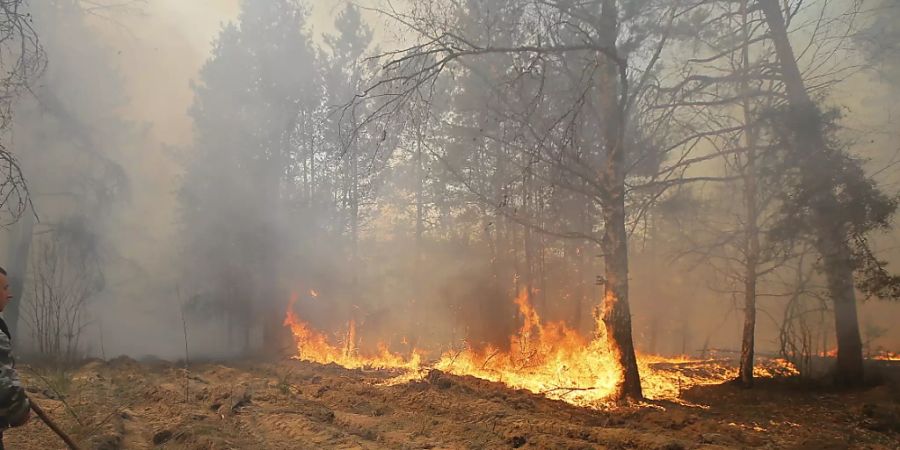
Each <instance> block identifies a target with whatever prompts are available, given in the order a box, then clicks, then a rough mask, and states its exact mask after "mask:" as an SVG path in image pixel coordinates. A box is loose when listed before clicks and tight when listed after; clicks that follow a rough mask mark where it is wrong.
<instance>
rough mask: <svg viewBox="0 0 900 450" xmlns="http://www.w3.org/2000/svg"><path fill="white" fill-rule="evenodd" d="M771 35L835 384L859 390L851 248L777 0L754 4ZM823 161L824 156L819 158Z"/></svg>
mask: <svg viewBox="0 0 900 450" xmlns="http://www.w3.org/2000/svg"><path fill="white" fill-rule="evenodd" d="M758 2H759V6H760V7H761V9H762V11H763V13H764V15H765V18H766V22H767V24H768V26H769V30H770V32H771V38H772V41H773V43H774V45H775V51H776V54H777V55H778V60H779V61H780V63H781V75H782V78H783V81H784V84H785V89H786V91H787V96H788V102H789V107H790V116H791V117H790V121H791V125H792V127H793V133H794V144H795V147H796V148H795V149H794V151H797V152H801V154H802V155H803V156H805V158H803V161H804V164H803V165H802V167H800V169H801V176H802V181H803V182H804V183H806V184H807V186H808V187H810V188H811V190H812V192H814V195H813V196H812V198H811V200H810V209H811V211H812V222H813V226H814V227H815V232H816V241H815V245H816V249H817V250H818V252H819V253H820V254H821V256H822V262H823V268H824V272H825V276H826V278H827V285H828V291H829V294H830V297H831V300H832V302H834V322H835V331H836V335H837V372H836V379H837V381H838V383H840V384H844V385H858V384H860V383H862V381H863V359H862V341H861V339H860V335H859V321H858V319H857V313H856V292H855V291H854V287H853V266H852V264H851V252H850V247H849V245H848V244H847V241H846V224H845V223H842V222H840V221H836V220H835V219H834V215H833V212H834V211H836V210H837V206H838V205H837V199H836V198H835V195H834V192H833V187H834V186H831V185H830V184H829V181H828V180H829V179H830V177H828V176H827V174H826V173H825V172H824V170H823V164H822V159H823V158H822V157H817V156H820V155H816V153H821V152H823V151H824V150H825V148H826V144H825V136H824V135H823V130H822V119H821V114H820V112H819V110H818V108H817V107H816V105H815V103H813V101H812V99H810V97H809V93H808V92H807V91H806V87H805V85H804V83H803V78H802V75H801V73H800V69H799V68H798V66H797V62H796V59H795V57H794V52H793V49H792V48H791V44H790V41H789V40H788V35H787V28H786V25H785V21H784V16H783V15H782V11H781V8H780V7H779V5H778V2H777V1H776V0H758ZM822 156H824V155H822Z"/></svg>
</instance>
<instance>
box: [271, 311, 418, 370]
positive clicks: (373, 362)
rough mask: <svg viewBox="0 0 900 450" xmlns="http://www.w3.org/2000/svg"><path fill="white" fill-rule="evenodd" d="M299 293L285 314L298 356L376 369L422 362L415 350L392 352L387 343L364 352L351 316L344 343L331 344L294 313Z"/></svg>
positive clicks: (415, 366) (413, 366)
mask: <svg viewBox="0 0 900 450" xmlns="http://www.w3.org/2000/svg"><path fill="white" fill-rule="evenodd" d="M296 301H297V296H296V295H294V296H293V297H292V298H291V303H290V305H289V306H288V309H287V314H286V315H285V318H284V326H286V327H290V329H291V333H293V335H294V342H295V343H296V344H297V355H296V356H295V357H294V358H296V359H301V360H304V361H312V362H317V363H320V364H331V363H334V364H338V365H341V366H344V367H346V368H348V369H358V368H363V367H365V368H375V369H390V368H401V369H416V368H418V367H419V366H420V361H421V356H420V355H419V353H418V352H416V351H413V353H412V356H411V357H410V358H404V357H403V356H401V355H398V354H395V353H391V352H390V350H388V348H387V346H386V345H384V344H381V343H379V344H378V352H377V353H376V354H374V355H364V354H361V352H360V351H359V349H358V347H357V337H356V322H354V321H353V320H351V321H350V322H348V324H347V332H346V333H345V334H344V337H343V339H342V341H343V342H342V343H341V345H339V346H337V345H332V344H330V343H329V342H328V338H327V337H326V336H325V335H324V334H322V333H321V332H318V331H316V330H314V329H313V328H312V327H310V326H309V324H308V323H306V322H304V321H303V320H301V319H300V318H299V317H298V316H297V314H296V313H294V303H296Z"/></svg>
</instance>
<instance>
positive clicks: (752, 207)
mask: <svg viewBox="0 0 900 450" xmlns="http://www.w3.org/2000/svg"><path fill="white" fill-rule="evenodd" d="M741 17H742V19H743V24H742V39H743V41H744V45H743V48H742V49H741V65H740V70H742V71H743V72H744V75H743V76H742V80H741V91H742V95H743V98H742V100H741V103H742V105H741V106H742V108H743V113H744V143H745V144H746V146H747V151H746V155H747V163H746V165H745V166H744V168H743V178H744V203H745V205H744V206H745V207H746V211H745V213H746V217H745V218H744V221H745V222H746V225H745V228H744V233H745V244H744V255H745V260H744V332H743V337H742V339H741V365H740V371H739V373H740V375H739V380H740V382H741V384H742V385H743V386H744V387H751V386H753V358H754V345H755V334H756V284H757V275H756V274H757V269H758V265H759V199H758V195H757V167H756V166H757V163H756V129H755V128H754V127H753V124H752V123H753V119H752V115H751V114H752V113H751V108H750V98H749V97H748V93H749V92H750V86H749V84H750V83H749V80H748V79H747V78H748V76H749V75H748V74H747V71H748V70H749V67H750V49H749V46H750V29H749V23H748V16H747V0H743V1H742V2H741Z"/></svg>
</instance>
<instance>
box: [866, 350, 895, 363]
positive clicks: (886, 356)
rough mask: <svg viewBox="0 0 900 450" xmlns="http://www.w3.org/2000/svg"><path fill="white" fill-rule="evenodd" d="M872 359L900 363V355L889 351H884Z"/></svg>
mask: <svg viewBox="0 0 900 450" xmlns="http://www.w3.org/2000/svg"><path fill="white" fill-rule="evenodd" d="M872 359H876V360H878V361H900V353H894V352H889V351H887V350H882V351H880V352H878V353H876V354H875V355H873V356H872Z"/></svg>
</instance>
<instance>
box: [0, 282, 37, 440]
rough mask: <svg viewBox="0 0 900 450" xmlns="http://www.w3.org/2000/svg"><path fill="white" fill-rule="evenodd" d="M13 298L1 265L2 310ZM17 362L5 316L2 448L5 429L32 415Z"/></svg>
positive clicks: (0, 354)
mask: <svg viewBox="0 0 900 450" xmlns="http://www.w3.org/2000/svg"><path fill="white" fill-rule="evenodd" d="M11 299H12V294H11V293H10V292H9V281H8V280H7V279H6V270H4V269H3V268H2V267H0V312H3V310H4V309H6V305H7V304H8V303H9V301H10V300H11ZM15 366H16V364H15V361H14V360H13V356H12V336H10V334H9V327H7V326H6V322H5V321H4V320H3V318H0V450H3V430H4V429H6V428H9V427H18V426H22V425H24V424H25V423H26V422H28V419H29V417H31V404H30V403H29V401H28V397H27V396H26V395H25V389H24V388H22V382H21V381H20V380H19V374H18V373H16V368H15Z"/></svg>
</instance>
